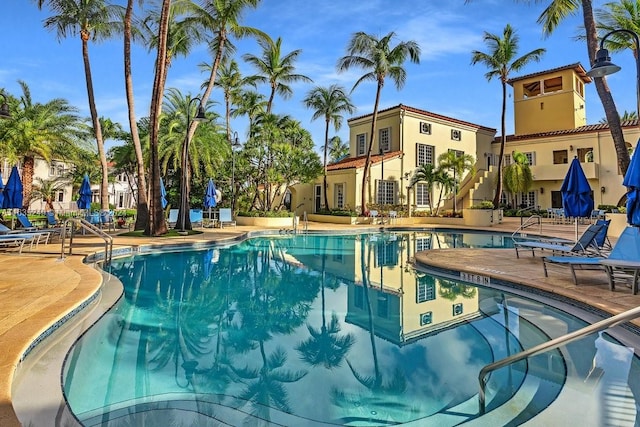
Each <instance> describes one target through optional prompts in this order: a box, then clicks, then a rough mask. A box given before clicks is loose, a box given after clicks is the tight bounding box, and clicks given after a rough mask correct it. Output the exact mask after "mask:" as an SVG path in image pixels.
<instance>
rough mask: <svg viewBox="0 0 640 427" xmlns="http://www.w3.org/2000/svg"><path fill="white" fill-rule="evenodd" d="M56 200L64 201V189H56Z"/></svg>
mask: <svg viewBox="0 0 640 427" xmlns="http://www.w3.org/2000/svg"><path fill="white" fill-rule="evenodd" d="M56 200H57V201H59V202H64V190H60V191H58V194H57V197H56Z"/></svg>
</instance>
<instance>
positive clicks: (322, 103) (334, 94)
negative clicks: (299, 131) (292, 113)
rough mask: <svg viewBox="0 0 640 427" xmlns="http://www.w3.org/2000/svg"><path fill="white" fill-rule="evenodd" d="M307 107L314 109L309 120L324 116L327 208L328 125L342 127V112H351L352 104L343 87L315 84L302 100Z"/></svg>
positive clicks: (353, 109) (327, 206)
mask: <svg viewBox="0 0 640 427" xmlns="http://www.w3.org/2000/svg"><path fill="white" fill-rule="evenodd" d="M302 102H303V103H304V105H305V106H306V107H307V108H311V109H313V110H314V112H313V116H312V117H311V120H316V119H319V118H324V122H325V126H324V150H323V151H324V160H323V164H324V173H323V184H322V189H323V190H322V192H323V193H324V207H325V209H329V198H328V196H327V152H328V151H329V150H328V147H329V125H330V124H331V123H333V128H334V129H335V131H336V132H337V131H339V130H340V128H341V127H342V113H343V112H344V113H349V114H353V112H354V111H355V107H354V105H353V104H352V103H351V100H350V99H349V95H347V94H346V93H345V90H344V88H342V87H341V86H338V85H335V84H333V85H331V86H329V87H321V86H317V87H315V88H314V89H311V90H310V91H309V93H307V96H306V98H304V100H303V101H302Z"/></svg>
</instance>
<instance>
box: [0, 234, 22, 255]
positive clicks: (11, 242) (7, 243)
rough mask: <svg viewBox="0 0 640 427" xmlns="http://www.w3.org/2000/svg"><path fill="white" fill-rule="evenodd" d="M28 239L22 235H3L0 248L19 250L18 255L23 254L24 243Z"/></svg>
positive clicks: (0, 237)
mask: <svg viewBox="0 0 640 427" xmlns="http://www.w3.org/2000/svg"><path fill="white" fill-rule="evenodd" d="M26 240H27V239H26V238H25V237H24V236H21V235H15V234H3V235H1V236H0V248H18V253H22V248H23V247H24V242H25V241H26Z"/></svg>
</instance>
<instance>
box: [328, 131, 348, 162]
mask: <svg viewBox="0 0 640 427" xmlns="http://www.w3.org/2000/svg"><path fill="white" fill-rule="evenodd" d="M327 150H328V151H329V161H330V162H331V163H334V162H337V161H338V160H342V159H344V158H345V157H347V156H348V155H349V144H347V143H346V142H342V139H341V138H340V137H339V136H338V135H336V136H332V137H331V139H329V145H328V146H327Z"/></svg>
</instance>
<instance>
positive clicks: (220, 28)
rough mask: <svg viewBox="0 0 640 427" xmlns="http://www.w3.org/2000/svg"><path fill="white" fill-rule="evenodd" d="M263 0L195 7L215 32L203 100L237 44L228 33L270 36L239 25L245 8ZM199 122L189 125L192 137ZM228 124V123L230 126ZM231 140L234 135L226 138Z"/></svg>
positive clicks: (211, 1)
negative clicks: (230, 38)
mask: <svg viewBox="0 0 640 427" xmlns="http://www.w3.org/2000/svg"><path fill="white" fill-rule="evenodd" d="M259 3H260V0H224V1H220V0H204V2H203V5H202V7H196V8H194V9H192V12H193V15H194V20H195V21H196V22H197V23H199V25H200V26H201V27H202V28H204V29H205V30H206V31H210V32H211V33H212V36H211V38H210V40H209V50H210V51H211V52H212V54H213V55H214V59H213V64H212V66H211V67H210V70H211V72H210V74H209V79H208V82H207V83H206V87H205V90H204V93H203V94H202V98H201V99H202V103H203V104H206V103H207V102H208V101H209V97H210V96H211V91H212V90H213V87H214V85H215V81H216V78H217V77H218V67H219V66H220V63H221V62H222V60H223V58H225V57H227V55H228V53H229V52H233V51H234V50H235V47H234V46H233V45H232V44H231V43H230V42H229V35H232V36H234V37H236V38H243V37H247V36H249V35H254V36H256V35H257V36H260V37H268V36H267V35H266V34H265V33H263V32H262V31H260V30H258V29H255V28H252V27H245V26H242V25H240V18H241V17H242V13H243V12H244V11H245V9H247V8H249V7H251V8H254V9H255V8H257V7H258V4H259ZM196 125H197V122H194V123H193V124H192V126H191V127H190V129H189V137H190V138H191V137H193V134H194V133H195V129H196ZM227 127H228V126H227ZM227 140H228V141H229V143H231V138H230V137H229V138H227Z"/></svg>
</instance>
